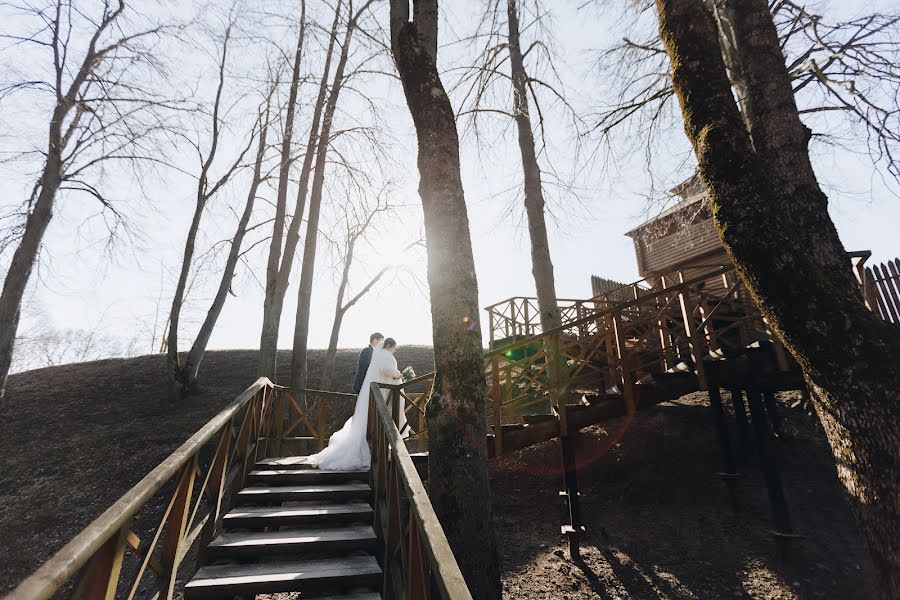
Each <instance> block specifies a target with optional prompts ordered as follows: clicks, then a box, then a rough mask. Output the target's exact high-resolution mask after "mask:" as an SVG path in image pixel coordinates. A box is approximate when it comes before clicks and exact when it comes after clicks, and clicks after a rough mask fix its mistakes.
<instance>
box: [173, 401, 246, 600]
mask: <svg viewBox="0 0 900 600" xmlns="http://www.w3.org/2000/svg"><path fill="white" fill-rule="evenodd" d="M248 416H249V415H248ZM248 416H245V417H244V418H245V419H247V418H248ZM248 433H249V428H248ZM196 469H197V456H196V455H195V456H194V459H193V460H192V461H190V462H189V463H188V464H186V465H184V467H183V468H182V469H181V474H180V475H179V476H178V483H177V484H176V486H175V501H174V502H173V504H172V510H171V511H170V512H169V518H168V519H166V531H165V534H164V535H163V542H162V553H161V554H160V563H161V564H162V566H163V569H164V572H163V573H162V574H161V585H160V597H161V598H166V600H169V599H170V598H172V595H173V594H174V593H175V580H176V579H177V577H178V565H179V561H180V560H181V543H182V542H183V541H184V533H185V528H186V527H187V520H188V514H189V513H190V504H191V496H192V495H193V492H194V474H195V472H196Z"/></svg>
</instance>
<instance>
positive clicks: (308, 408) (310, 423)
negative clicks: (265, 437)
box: [273, 388, 357, 455]
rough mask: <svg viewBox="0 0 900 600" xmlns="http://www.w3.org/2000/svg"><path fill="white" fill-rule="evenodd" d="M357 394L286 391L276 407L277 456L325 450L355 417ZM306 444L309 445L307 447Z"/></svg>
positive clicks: (275, 444)
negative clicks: (344, 425)
mask: <svg viewBox="0 0 900 600" xmlns="http://www.w3.org/2000/svg"><path fill="white" fill-rule="evenodd" d="M356 398H357V396H356V394H347V393H343V392H330V391H325V390H314V389H302V390H294V389H291V388H283V389H282V390H281V393H280V394H279V397H278V402H277V404H276V406H275V413H276V414H277V415H280V416H281V418H280V419H278V418H276V419H275V426H274V440H273V443H274V452H275V454H278V455H284V453H288V454H298V453H299V454H303V453H312V452H318V451H320V450H322V449H323V448H324V447H325V445H326V444H327V443H328V438H329V437H330V436H331V434H332V433H334V432H335V431H336V430H337V429H338V428H340V426H341V425H343V423H344V421H345V420H346V419H347V417H349V416H350V415H352V414H353V407H354V406H355V404H356ZM304 444H305V445H304Z"/></svg>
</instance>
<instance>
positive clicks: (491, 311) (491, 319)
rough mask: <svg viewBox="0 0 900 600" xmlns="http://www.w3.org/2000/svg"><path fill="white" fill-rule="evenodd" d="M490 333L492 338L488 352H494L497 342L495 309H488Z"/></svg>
mask: <svg viewBox="0 0 900 600" xmlns="http://www.w3.org/2000/svg"><path fill="white" fill-rule="evenodd" d="M488 331H490V336H491V339H490V341H489V343H488V350H493V349H494V342H495V341H496V339H495V331H494V309H493V308H489V309H488Z"/></svg>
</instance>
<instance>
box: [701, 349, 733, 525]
mask: <svg viewBox="0 0 900 600" xmlns="http://www.w3.org/2000/svg"><path fill="white" fill-rule="evenodd" d="M706 380H707V383H708V384H709V405H710V408H711V409H712V416H713V424H714V425H715V428H716V438H717V439H718V441H719V451H720V452H721V454H722V467H723V471H722V472H721V473H718V475H719V477H721V478H722V479H724V480H725V484H726V485H727V486H728V495H729V496H730V497H731V506H732V508H734V510H737V508H738V504H737V490H736V489H735V486H736V485H737V478H738V472H737V464H736V463H735V460H734V452H733V451H732V449H731V440H730V439H729V436H728V423H727V421H726V420H725V410H724V409H723V408H722V396H721V392H720V390H719V380H718V377H717V374H716V366H715V365H714V364H713V362H712V361H708V362H707V365H706Z"/></svg>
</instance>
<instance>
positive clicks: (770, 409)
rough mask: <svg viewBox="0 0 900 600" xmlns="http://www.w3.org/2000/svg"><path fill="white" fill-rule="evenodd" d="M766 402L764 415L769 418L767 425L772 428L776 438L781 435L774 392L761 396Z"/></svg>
mask: <svg viewBox="0 0 900 600" xmlns="http://www.w3.org/2000/svg"><path fill="white" fill-rule="evenodd" d="M763 397H764V398H765V400H766V415H767V416H768V417H769V424H770V425H771V426H772V432H773V433H774V434H775V435H776V436H780V435H781V416H780V415H779V414H778V400H777V399H776V398H775V392H766V393H765V394H763Z"/></svg>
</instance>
